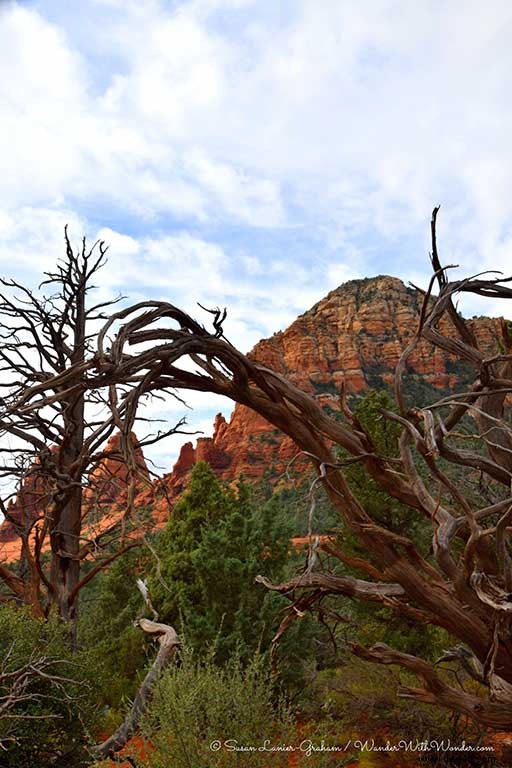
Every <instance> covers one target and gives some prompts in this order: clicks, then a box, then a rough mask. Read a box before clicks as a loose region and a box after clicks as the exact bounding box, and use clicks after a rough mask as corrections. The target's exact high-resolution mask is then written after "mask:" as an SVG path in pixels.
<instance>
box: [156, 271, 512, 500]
mask: <svg viewBox="0 0 512 768" xmlns="http://www.w3.org/2000/svg"><path fill="white" fill-rule="evenodd" d="M421 302H422V296H421V294H419V292H418V291H415V290H413V289H410V288H407V287H406V286H405V285H404V284H403V283H402V282H401V281H400V280H398V279H397V278H394V277H386V276H382V277H376V278H369V279H365V280H353V281H351V282H349V283H345V284H344V285H342V286H340V287H339V288H337V289H336V290H334V291H331V293H329V294H328V295H327V296H326V297H325V298H324V299H322V300H321V301H320V302H319V303H318V304H316V305H315V306H314V307H313V308H312V309H310V310H309V311H307V312H305V313H304V314H303V315H300V316H299V317H298V318H297V320H295V322H293V323H292V324H291V325H290V327H289V328H287V329H286V330H285V331H282V332H279V333H276V334H274V335H273V336H272V337H271V338H269V339H264V340H262V341H260V342H259V343H258V344H257V345H256V346H255V348H254V349H253V351H252V352H251V355H250V356H251V357H253V358H254V359H256V360H258V361H260V362H262V363H264V364H265V365H266V366H268V367H269V368H273V369H274V370H276V371H277V372H278V373H281V374H283V375H284V376H286V377H287V378H288V379H290V380H291V381H292V382H293V383H294V384H296V385H297V386H299V387H301V388H302V389H303V390H305V391H306V392H309V393H310V394H312V395H313V396H315V397H316V398H317V399H318V400H319V402H320V403H321V404H322V405H324V406H328V407H331V408H333V409H337V408H338V407H339V406H338V396H339V389H340V385H341V382H342V381H344V382H345V385H346V388H347V391H348V393H349V394H359V393H361V392H363V391H364V390H365V389H368V388H370V387H381V386H383V385H385V384H390V383H391V382H392V380H393V375H394V371H395V367H396V364H397V362H398V360H399V357H400V354H401V352H402V350H403V349H404V347H405V346H406V345H407V344H408V342H409V341H410V340H411V337H412V336H413V334H414V332H415V329H416V327H417V323H418V318H419V310H420V307H421ZM469 322H470V325H471V326H472V328H473V331H474V332H475V334H476V336H477V338H478V340H479V343H480V344H481V345H482V347H483V348H487V349H489V350H492V349H495V348H496V338H497V333H498V328H499V320H497V319H494V318H486V317H479V318H475V319H473V320H471V321H469ZM467 375H468V371H467V370H466V369H465V367H464V365H462V364H461V363H459V362H457V361H455V360H454V359H451V358H450V357H449V356H448V355H446V354H445V353H443V352H442V351H441V350H439V349H433V348H432V347H430V346H429V345H426V344H422V345H420V346H419V347H418V348H417V349H416V351H415V352H414V353H413V355H412V356H411V358H410V361H409V370H408V372H407V376H408V378H409V382H410V386H414V384H415V383H416V384H417V385H418V386H419V383H420V381H423V382H425V383H426V384H427V385H430V386H432V387H435V388H436V389H439V390H448V389H451V388H452V387H455V386H456V385H457V384H458V383H459V382H460V381H461V380H464V378H465V377H466V376H467ZM296 453H297V449H296V447H295V445H294V444H293V442H292V441H291V440H290V439H289V438H288V437H285V436H283V435H282V434H281V433H279V431H278V430H275V429H274V428H273V427H272V426H271V425H270V424H268V423H267V422H266V421H265V420H264V419H263V418H261V417H260V416H258V415H256V414H255V413H253V412H252V411H249V410H248V409H247V408H245V407H244V406H240V405H237V406H236V407H235V410H234V412H233V415H232V417H231V419H230V421H229V423H228V422H226V420H225V419H224V417H223V416H222V415H221V414H218V415H217V417H216V420H215V431H214V435H213V437H212V438H201V439H199V440H198V441H197V444H196V447H195V448H194V446H193V445H192V443H186V444H185V445H184V446H183V448H182V450H181V454H180V457H179V459H178V461H177V462H176V464H175V466H174V469H173V471H172V472H171V473H170V474H168V475H166V476H165V477H164V479H163V481H162V482H163V484H164V485H165V487H166V489H167V491H168V492H169V493H170V494H171V496H175V495H176V494H178V493H179V492H181V490H182V489H183V487H184V486H185V484H186V478H187V475H188V473H189V472H190V469H191V468H192V466H193V465H194V463H195V462H196V461H198V460H199V459H205V460H206V461H208V462H209V463H210V464H211V466H212V467H213V468H214V469H215V471H216V472H217V474H218V475H219V476H220V477H222V478H223V479H225V480H228V481H230V480H233V479H235V478H236V477H237V476H238V475H239V474H240V473H243V474H244V476H245V477H246V478H247V479H253V480H258V479H261V478H262V477H263V476H264V475H265V473H266V472H267V471H268V470H269V469H271V470H272V471H273V472H274V473H277V474H279V473H280V472H283V471H284V469H285V468H286V466H287V465H288V463H289V461H290V459H291V458H292V457H293V456H294V455H295V454H296Z"/></svg>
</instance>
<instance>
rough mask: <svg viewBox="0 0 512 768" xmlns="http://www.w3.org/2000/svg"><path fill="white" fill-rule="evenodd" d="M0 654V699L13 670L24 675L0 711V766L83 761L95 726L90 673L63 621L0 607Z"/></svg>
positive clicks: (61, 767)
mask: <svg viewBox="0 0 512 768" xmlns="http://www.w3.org/2000/svg"><path fill="white" fill-rule="evenodd" d="M0 658H1V659H2V661H1V673H2V677H0V701H1V702H2V704H5V702H6V697H8V696H9V695H10V694H12V693H13V686H14V685H15V683H14V681H15V678H16V672H17V671H19V670H21V669H24V674H25V677H24V680H25V682H23V680H20V681H19V683H18V684H17V685H16V690H14V693H15V694H16V696H17V703H16V704H14V705H13V706H12V707H9V708H8V709H6V710H4V711H3V712H2V714H0V743H1V745H2V750H1V765H2V766H3V768H22V767H23V768H44V767H45V766H50V765H51V766H56V767H57V768H72V767H73V768H75V767H77V766H83V765H86V764H87V755H86V745H87V743H90V736H89V732H90V729H93V728H94V726H95V725H96V708H95V698H96V696H95V689H94V684H93V679H94V674H93V670H92V668H91V660H90V657H89V656H88V655H87V654H85V653H73V652H72V650H71V648H70V645H69V642H68V634H67V628H66V627H65V626H64V625H63V623H62V622H61V621H60V620H58V619H57V618H55V619H49V620H44V619H36V618H34V616H33V615H32V614H31V613H30V612H29V611H28V610H27V609H25V608H17V607H14V606H11V605H2V606H0ZM48 676H50V677H48ZM52 678H53V679H52ZM20 695H21V698H20Z"/></svg>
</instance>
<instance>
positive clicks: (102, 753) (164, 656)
mask: <svg viewBox="0 0 512 768" xmlns="http://www.w3.org/2000/svg"><path fill="white" fill-rule="evenodd" d="M138 625H139V626H140V627H141V629H143V630H144V632H148V633H149V634H151V635H154V636H155V637H157V639H158V642H159V643H160V648H159V650H158V654H157V656H156V659H155V660H154V662H153V664H152V665H151V667H150V669H149V671H148V673H147V675H146V677H145V678H144V680H143V681H142V683H141V686H140V688H139V690H138V691H137V694H136V696H135V699H134V701H133V704H132V707H131V709H130V711H129V713H128V715H127V716H126V718H125V720H124V721H123V722H122V723H121V725H120V726H119V728H118V729H117V730H116V731H115V732H114V733H113V734H112V736H110V737H109V738H108V739H106V740H105V741H104V742H103V743H102V744H98V746H97V747H95V750H94V751H95V752H96V754H97V755H98V756H99V757H102V758H107V757H111V756H112V755H114V754H115V753H116V752H119V750H120V749H122V748H123V747H124V746H125V744H126V743H127V742H128V740H129V739H130V738H131V736H133V734H134V733H135V730H136V728H137V726H138V724H139V722H140V718H141V716H142V715H143V713H144V711H145V710H146V707H147V705H148V703H149V701H150V700H151V697H152V695H153V690H154V687H155V684H156V683H157V682H158V680H159V678H160V676H161V674H162V672H163V670H164V669H165V668H166V667H168V666H169V664H170V663H171V661H172V659H173V658H174V654H175V653H176V650H177V649H178V647H179V645H180V641H179V638H178V635H177V634H176V632H175V630H174V629H173V628H172V627H170V626H169V625H168V624H159V623H158V622H155V621H150V620H149V619H140V620H139V621H138Z"/></svg>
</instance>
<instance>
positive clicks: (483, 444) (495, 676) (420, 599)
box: [88, 210, 512, 728]
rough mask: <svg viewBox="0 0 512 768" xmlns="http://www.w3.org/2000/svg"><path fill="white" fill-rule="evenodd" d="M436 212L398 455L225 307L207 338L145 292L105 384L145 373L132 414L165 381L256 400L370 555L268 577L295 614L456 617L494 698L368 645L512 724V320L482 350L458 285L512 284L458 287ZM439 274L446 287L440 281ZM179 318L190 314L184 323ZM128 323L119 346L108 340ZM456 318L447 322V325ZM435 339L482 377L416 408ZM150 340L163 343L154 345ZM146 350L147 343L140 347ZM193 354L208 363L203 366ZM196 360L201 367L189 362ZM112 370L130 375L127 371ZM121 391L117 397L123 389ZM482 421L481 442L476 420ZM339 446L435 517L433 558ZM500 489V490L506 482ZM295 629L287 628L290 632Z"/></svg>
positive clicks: (455, 698) (448, 702)
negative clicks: (240, 344)
mask: <svg viewBox="0 0 512 768" xmlns="http://www.w3.org/2000/svg"><path fill="white" fill-rule="evenodd" d="M436 215H437V210H435V211H434V214H433V218H432V263H433V276H432V279H431V281H430V285H429V286H428V289H427V290H426V291H425V292H424V301H423V306H422V309H421V314H420V320H419V325H418V328H417V331H416V334H415V336H414V338H413V339H412V341H411V342H410V344H409V345H408V346H407V348H406V349H404V350H403V353H402V357H401V360H400V362H399V364H398V367H397V370H396V377H395V392H396V400H397V404H398V409H399V410H398V413H391V412H387V411H386V412H383V417H385V418H387V419H393V420H394V421H395V422H398V424H399V425H400V426H401V438H400V441H399V448H400V452H399V456H398V458H397V457H389V456H386V455H382V453H380V452H379V450H378V448H377V446H376V445H375V443H374V440H373V439H372V437H371V435H370V434H369V433H368V431H367V430H366V429H365V428H364V426H363V425H362V424H361V423H360V422H359V421H358V419H357V418H356V416H355V415H354V414H353V413H352V412H351V410H350V408H349V406H348V404H347V401H346V398H345V397H344V395H343V393H341V414H342V417H343V420H342V421H340V420H339V419H338V418H334V417H332V416H330V415H329V414H327V413H326V412H324V411H323V410H322V408H321V407H320V406H319V405H318V403H317V402H316V401H315V400H314V399H313V398H312V397H310V396H309V395H307V394H305V393H304V392H302V391H301V390H300V389H298V388H297V387H295V386H294V385H293V384H291V383H290V382H289V381H287V380H285V379H284V378H283V377H282V376H280V375H278V374H277V373H275V372H273V371H272V370H269V369H268V368H266V367H265V366H263V365H260V364H259V363H258V362H257V361H255V360H254V359H251V358H248V357H246V356H245V355H243V354H241V353H240V352H239V351H237V350H236V349H235V348H234V347H233V346H232V345H231V344H230V343H229V342H228V341H227V340H225V339H224V338H223V333H222V316H221V313H220V312H218V313H217V317H216V323H215V325H214V327H215V332H214V333H208V332H207V331H206V330H205V329H204V328H203V327H202V326H200V325H199V324H198V323H197V322H195V321H194V320H192V319H191V318H190V317H188V316H187V315H186V314H184V313H183V312H181V311H180V310H179V309H177V308H176V307H174V306H172V305H170V304H167V303H165V302H146V303H142V304H139V305H137V306H135V307H133V308H129V309H126V310H124V311H122V312H120V313H118V314H117V315H116V316H113V317H112V318H111V319H110V320H109V321H108V322H107V324H106V325H105V327H104V329H103V330H102V332H101V333H100V334H99V336H98V349H97V352H96V355H95V357H94V360H93V361H91V363H90V373H89V374H88V376H90V377H91V384H92V385H93V386H98V387H99V386H100V385H101V384H102V382H105V381H109V380H112V377H113V376H114V378H116V379H118V380H119V381H125V380H130V381H133V380H135V379H136V380H137V381H138V385H137V387H136V389H134V390H132V391H131V392H130V393H128V394H127V395H126V398H125V404H126V413H127V414H128V413H129V412H130V411H131V409H132V408H135V405H136V402H137V398H138V397H140V394H141V392H152V391H158V390H161V389H166V388H179V389H183V390H198V391H203V392H212V393H216V394H219V395H224V396H226V397H229V398H231V399H232V400H234V401H235V402H237V403H240V404H242V405H244V406H247V407H248V408H251V409H253V410H254V411H256V412H257V413H259V414H260V415H261V416H263V417H264V418H265V419H267V420H268V422H270V424H272V425H273V426H274V427H277V428H279V429H280V430H282V431H283V432H284V433H285V434H287V435H289V436H290V437H291V438H293V440H294V441H295V443H296V444H297V446H298V447H299V449H301V450H302V451H303V452H304V453H305V454H307V456H308V457H310V459H311V461H312V462H313V464H314V466H315V467H316V468H317V471H318V474H319V482H321V483H323V484H324V486H325V489H326V492H327V493H328V495H329V497H330V500H331V502H332V504H333V505H334V506H335V508H336V509H337V510H338V512H339V514H340V516H341V518H342V519H343V521H344V525H345V526H347V527H348V529H349V530H350V531H351V532H352V533H353V535H354V536H355V537H356V539H357V541H358V543H359V545H360V547H361V548H362V549H363V550H364V551H365V552H366V555H367V556H366V558H359V559H358V560H357V561H355V560H354V559H353V558H352V559H351V558H350V557H347V554H346V553H344V552H343V545H341V547H340V546H339V544H335V543H330V544H329V543H328V544H324V545H323V546H324V549H326V550H327V551H328V552H329V554H330V555H331V556H332V557H335V558H338V559H339V560H340V561H342V562H343V561H344V562H349V563H350V564H351V565H352V566H354V565H356V566H357V568H358V570H359V571H360V573H361V576H362V578H354V577H353V576H349V575H340V574H339V573H338V574H336V573H333V572H325V571H323V570H322V569H318V568H316V569H312V568H311V569H306V571H305V572H304V573H301V574H299V575H298V576H297V577H296V578H294V579H291V580H290V581H289V582H287V583H285V584H271V583H270V582H268V581H267V580H266V579H263V578H260V579H259V580H260V582H261V583H262V584H264V585H265V586H266V587H267V588H269V589H273V590H276V591H277V592H279V593H281V594H283V595H284V596H286V597H287V598H288V599H289V601H290V614H289V616H287V617H285V619H284V622H285V625H286V624H287V623H289V622H290V620H291V619H292V618H293V617H296V616H299V615H301V613H302V612H303V611H304V610H314V607H315V604H317V603H318V601H320V600H321V599H322V598H323V597H324V596H325V595H338V596H339V599H340V600H343V599H344V598H352V599H360V600H365V601H369V602H374V603H376V604H377V605H379V604H380V605H382V604H384V605H386V606H388V607H390V608H392V609H393V610H395V611H397V612H398V613H400V614H403V615H405V616H406V617H408V619H410V620H414V621H417V622H420V623H426V624H433V625H437V626H439V627H442V628H443V629H444V630H446V631H447V632H448V633H449V634H450V635H452V636H453V638H454V639H455V640H456V641H457V642H459V643H461V644H463V645H464V647H465V648H467V649H468V652H470V653H471V655H472V657H473V659H474V661H475V665H476V664H478V665H479V667H480V669H481V679H482V680H483V681H484V682H485V684H486V685H487V686H488V694H487V695H485V696H478V695H476V694H474V693H469V692H467V691H465V690H460V689H456V688H453V687H451V686H450V685H448V684H447V683H446V682H445V680H444V679H443V678H442V677H440V676H439V674H438V672H437V670H436V668H435V666H433V665H431V664H430V663H428V662H426V661H425V660H423V659H421V658H417V657H415V656H412V655H408V654H405V653H402V652H399V651H396V650H393V649H392V648H389V647H387V646H384V645H382V644H380V645H376V646H374V647H373V648H371V649H365V648H361V647H357V646H356V647H354V648H353V651H354V653H356V654H358V655H359V656H361V657H363V658H365V659H368V660H370V661H373V662H377V663H381V664H396V665H398V666H401V667H403V668H405V669H408V670H410V671H411V672H413V673H414V674H415V675H416V676H417V677H418V679H419V681H420V685H419V687H417V688H403V689H401V691H400V694H401V695H402V696H406V697H409V698H412V699H416V700H418V701H422V702H429V703H435V704H439V705H443V706H446V707H448V708H450V709H451V710H452V711H454V712H456V713H463V714H466V715H469V716H470V717H472V718H474V719H475V720H476V721H478V722H479V723H481V724H483V725H486V726H491V727H495V728H511V727H512V632H511V630H512V597H511V593H512V563H511V555H510V549H509V536H510V532H511V530H512V525H511V523H512V495H511V478H512V428H511V426H510V423H509V420H508V414H507V396H508V395H509V393H510V392H511V391H512V350H511V344H512V341H511V333H510V325H509V324H508V323H505V322H503V327H502V338H501V339H497V340H496V341H497V349H498V347H501V348H500V349H499V350H498V353H497V354H495V355H493V356H489V355H487V356H486V354H484V352H482V351H481V349H480V348H479V345H478V340H477V338H476V337H475V335H474V334H473V333H472V331H471V328H470V327H469V325H468V324H467V323H466V322H465V321H464V320H463V319H462V318H461V317H460V316H459V314H458V313H457V311H456V308H455V305H454V303H453V302H454V297H455V296H456V295H457V294H459V293H474V294H477V295H480V296H488V297H501V298H512V288H510V287H508V286H507V285H506V282H507V281H506V280H500V279H484V278H482V277H475V278H470V279H465V280H457V281H453V282H450V281H449V280H448V277H447V274H448V273H447V269H444V268H442V267H441V265H440V262H439V257H438V254H437V245H436V238H435V222H436ZM436 282H437V288H438V293H437V296H435V295H434V293H433V289H434V286H435V284H436ZM169 320H174V321H175V322H176V326H175V327H169V323H168V321H169ZM116 322H120V323H121V327H120V330H119V331H118V332H117V334H116V336H115V341H114V342H113V343H111V344H108V343H107V335H108V334H109V333H110V329H111V328H112V327H113V325H114V324H115V323H116ZM447 328H448V331H447V330H446V329H447ZM420 342H421V343H425V342H427V343H430V344H431V345H433V346H434V347H438V348H440V349H442V350H444V352H446V353H448V354H450V355H453V356H455V358H457V359H458V360H462V361H465V363H467V364H470V365H471V366H472V367H473V370H474V381H473V384H472V385H471V386H470V387H468V388H467V389H466V390H465V391H463V392H459V393H457V394H454V395H453V396H451V397H448V398H444V399H442V400H440V401H438V402H436V403H433V404H432V405H431V406H430V407H423V408H419V407H416V406H415V404H414V403H413V404H408V403H407V401H406V397H405V395H404V392H403V387H402V376H403V372H404V370H405V369H406V366H407V360H408V358H409V356H410V355H411V354H412V352H413V350H414V349H415V348H416V347H417V345H418V344H420ZM148 344H150V345H151V346H150V347H149V348H148V347H147V345H148ZM139 345H143V349H142V351H140V352H139V351H137V350H138V348H139ZM190 360H191V361H193V363H194V364H195V370H190V367H191V366H190V365H189V363H190ZM184 361H187V364H184ZM113 372H115V373H114V374H113ZM114 392H115V387H112V390H111V393H112V396H114ZM467 419H471V423H472V424H473V434H472V442H471V443H470V444H469V446H468V445H467V444H466V443H464V439H465V438H466V437H467V435H466V434H465V433H464V429H462V428H461V424H462V423H463V422H464V421H465V420H467ZM333 446H334V447H340V448H342V449H344V451H345V452H348V454H350V459H349V461H350V462H353V461H358V462H360V463H361V465H362V466H363V467H364V469H365V471H366V472H367V473H368V475H369V476H370V477H371V478H373V480H374V481H375V482H376V483H378V485H379V486H380V488H382V489H383V490H384V491H385V492H386V493H388V494H389V495H390V496H392V497H394V498H396V499H398V500H399V501H400V502H401V503H402V504H403V505H405V506H406V507H408V508H409V510H410V514H411V521H412V520H413V519H415V518H417V515H421V516H424V517H425V518H426V520H427V521H429V522H430V523H431V525H432V541H431V553H429V552H428V551H421V548H420V547H419V546H418V545H417V543H415V542H414V541H413V540H411V539H410V538H408V537H407V536H406V535H403V534H402V535H399V534H397V533H396V532H394V531H392V530H389V529H388V528H386V527H384V526H383V525H382V524H381V523H379V522H378V521H376V520H375V519H372V517H371V515H370V514H369V512H368V511H367V510H366V509H365V508H364V507H363V506H362V504H361V503H360V501H359V500H358V499H357V498H356V496H355V495H354V493H353V491H352V490H351V487H350V485H349V483H348V481H347V478H346V476H345V474H344V468H343V465H342V464H343V463H342V462H341V463H340V462H338V461H337V459H336V456H335V454H334V452H333ZM450 466H453V467H455V468H461V467H462V468H463V469H464V471H465V473H466V474H468V475H469V474H471V473H472V472H474V473H478V474H479V475H480V476H481V478H482V480H483V483H484V484H485V483H487V484H488V485H489V487H492V488H493V489H495V498H493V499H491V500H489V501H486V502H484V503H482V502H481V501H478V500H476V499H478V496H476V495H475V494H471V493H465V489H464V487H461V485H460V483H459V482H456V481H454V480H453V479H452V475H451V473H450V470H449V468H450ZM500 489H501V490H500ZM280 632H281V630H280V631H279V632H278V635H279V634H280Z"/></svg>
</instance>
